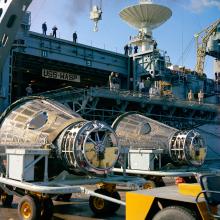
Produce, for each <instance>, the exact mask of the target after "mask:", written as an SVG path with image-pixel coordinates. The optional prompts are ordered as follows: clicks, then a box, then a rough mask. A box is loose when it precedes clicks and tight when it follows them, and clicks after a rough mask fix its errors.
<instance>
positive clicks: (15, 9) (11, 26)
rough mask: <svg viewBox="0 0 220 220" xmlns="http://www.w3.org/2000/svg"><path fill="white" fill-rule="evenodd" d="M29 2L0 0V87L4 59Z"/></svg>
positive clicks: (30, 0) (23, 0) (24, 0)
mask: <svg viewBox="0 0 220 220" xmlns="http://www.w3.org/2000/svg"><path fill="white" fill-rule="evenodd" d="M31 2H32V0H7V1H3V0H0V86H1V71H2V68H3V65H4V62H5V59H6V58H7V56H8V54H9V51H10V49H11V46H12V43H13V41H14V38H15V36H16V33H17V31H18V29H19V25H20V24H21V21H22V18H23V16H24V14H25V12H26V10H27V8H28V6H29V5H30V3H31Z"/></svg>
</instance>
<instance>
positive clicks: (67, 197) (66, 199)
mask: <svg viewBox="0 0 220 220" xmlns="http://www.w3.org/2000/svg"><path fill="white" fill-rule="evenodd" d="M71 196H72V193H68V194H61V195H58V196H56V197H55V199H54V200H55V201H63V202H69V201H70V198H71Z"/></svg>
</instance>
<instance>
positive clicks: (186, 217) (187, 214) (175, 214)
mask: <svg viewBox="0 0 220 220" xmlns="http://www.w3.org/2000/svg"><path fill="white" fill-rule="evenodd" d="M177 218H178V219H179V220H196V217H195V216H194V215H193V213H192V212H191V211H190V210H189V209H187V208H184V207H181V206H168V207H166V208H164V209H162V210H160V211H159V212H158V213H157V214H156V215H155V216H154V217H153V220H173V219H177Z"/></svg>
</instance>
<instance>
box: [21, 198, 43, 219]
mask: <svg viewBox="0 0 220 220" xmlns="http://www.w3.org/2000/svg"><path fill="white" fill-rule="evenodd" d="M24 202H27V203H29V205H30V207H31V209H32V212H31V216H30V217H29V218H23V215H22V213H21V207H22V205H23V203H24ZM40 211H41V210H40V203H39V201H38V199H36V198H34V197H32V196H29V195H26V196H23V197H22V198H21V199H20V201H19V203H18V217H19V219H21V220H39V219H40Z"/></svg>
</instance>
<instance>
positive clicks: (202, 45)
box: [194, 19, 220, 76]
mask: <svg viewBox="0 0 220 220" xmlns="http://www.w3.org/2000/svg"><path fill="white" fill-rule="evenodd" d="M219 24H220V19H218V20H217V21H215V22H214V23H212V24H211V25H209V26H208V27H207V28H205V29H204V30H202V31H200V32H199V33H197V34H195V35H194V36H195V38H196V44H197V62H196V68H195V71H196V72H197V73H198V74H199V75H201V76H202V75H203V72H204V71H203V70H204V63H205V56H206V55H207V44H208V41H209V39H210V37H211V36H212V35H213V34H215V33H216V31H217V27H218V25H219Z"/></svg>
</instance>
